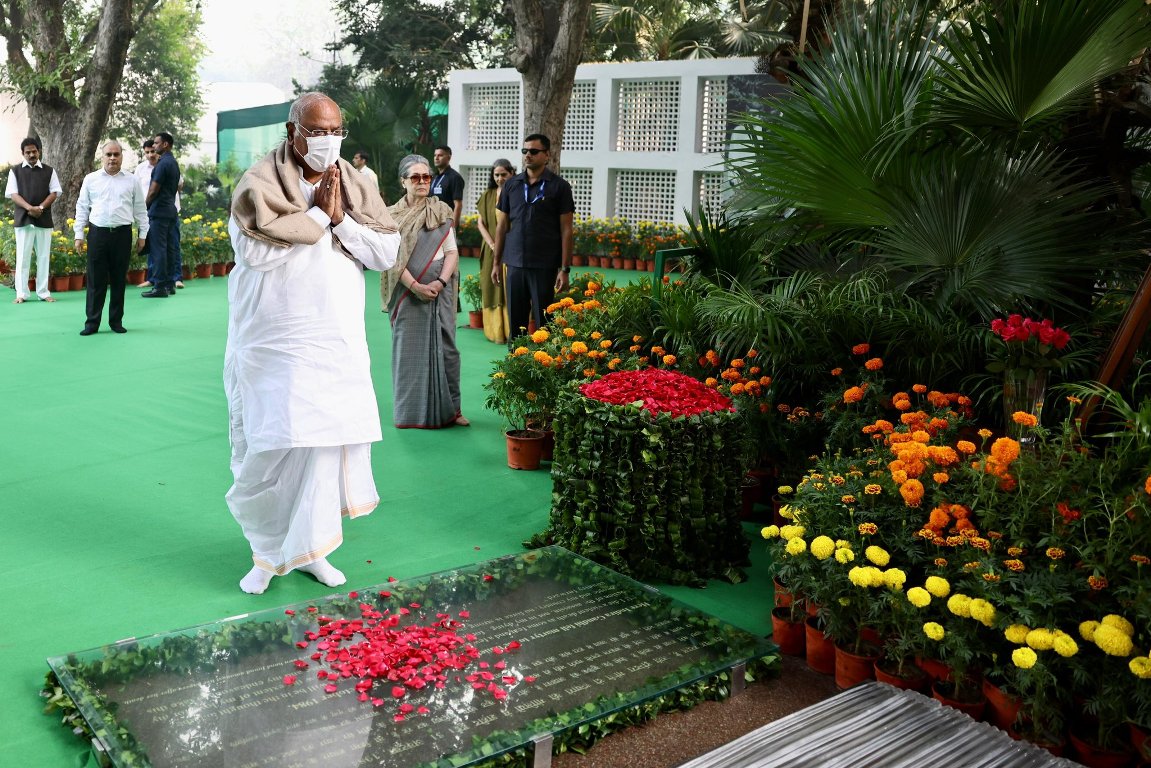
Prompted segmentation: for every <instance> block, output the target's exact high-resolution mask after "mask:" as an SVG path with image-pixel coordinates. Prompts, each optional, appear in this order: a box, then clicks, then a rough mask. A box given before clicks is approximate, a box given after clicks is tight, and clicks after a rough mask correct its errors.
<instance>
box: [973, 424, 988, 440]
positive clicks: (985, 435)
mask: <svg viewBox="0 0 1151 768" xmlns="http://www.w3.org/2000/svg"><path fill="white" fill-rule="evenodd" d="M975 434H977V435H979V436H980V437H982V438H983V439H984V440H986V439H987V438H989V437H991V430H990V429H987V428H986V427H985V428H983V429H981V430H979V431H978V432H976V433H975Z"/></svg>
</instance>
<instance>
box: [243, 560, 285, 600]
mask: <svg viewBox="0 0 1151 768" xmlns="http://www.w3.org/2000/svg"><path fill="white" fill-rule="evenodd" d="M275 575H276V574H274V573H272V572H271V571H265V570H264V569H263V568H260V567H258V566H257V567H255V568H253V569H252V570H250V571H248V575H247V576H245V577H244V578H242V579H240V589H242V590H244V591H245V592H247V593H248V594H249V595H262V594H264V590H265V589H267V588H268V585H269V584H271V583H272V577H273V576H275Z"/></svg>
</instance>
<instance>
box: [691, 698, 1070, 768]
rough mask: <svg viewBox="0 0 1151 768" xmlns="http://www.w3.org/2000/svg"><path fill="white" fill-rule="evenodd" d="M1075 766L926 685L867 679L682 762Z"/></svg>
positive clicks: (916, 767)
mask: <svg viewBox="0 0 1151 768" xmlns="http://www.w3.org/2000/svg"><path fill="white" fill-rule="evenodd" d="M705 766H720V767H722V768H838V767H840V766H842V767H843V768H848V767H849V766H850V768H866V767H868V766H875V767H876V768H879V767H880V766H881V767H882V768H925V767H927V766H930V768H1072V767H1073V766H1079V764H1078V763H1075V762H1072V761H1070V760H1066V759H1064V758H1060V757H1054V756H1053V755H1051V753H1049V752H1047V751H1045V750H1043V749H1040V748H1039V747H1036V746H1034V745H1032V744H1029V743H1027V742H1022V741H1015V740H1014V739H1012V738H1011V737H1010V736H1008V735H1007V734H1006V733H1004V732H1003V731H1001V730H999V729H998V728H996V727H994V726H991V725H988V724H987V723H980V722H977V721H975V720H972V719H971V718H970V717H968V716H967V715H965V714H963V713H962V712H959V711H958V710H955V709H952V708H951V707H945V706H943V705H942V704H940V703H939V702H938V701H935V700H934V699H929V698H927V697H926V696H923V695H922V694H919V693H914V692H912V691H902V690H899V689H898V688H893V687H892V686H890V685H886V684H884V683H864V684H863V685H859V686H856V687H855V688H852V689H851V690H848V691H844V692H843V693H841V694H839V695H838V696H833V697H831V698H830V699H827V700H825V701H822V702H820V703H819V704H814V705H812V706H810V707H807V708H806V709H802V710H800V711H799V712H795V713H793V714H791V715H788V716H787V717H784V718H781V719H779V720H776V721H774V722H772V723H769V724H767V725H765V726H763V727H762V728H759V729H757V730H755V731H752V732H751V733H749V734H747V735H746V736H743V737H741V738H739V739H736V740H735V741H733V742H731V743H730V744H725V745H724V746H722V747H720V748H719V749H715V750H712V751H711V752H708V753H707V754H705V755H700V756H699V757H697V758H695V759H694V760H691V761H689V762H686V763H684V764H683V765H682V766H681V768H705Z"/></svg>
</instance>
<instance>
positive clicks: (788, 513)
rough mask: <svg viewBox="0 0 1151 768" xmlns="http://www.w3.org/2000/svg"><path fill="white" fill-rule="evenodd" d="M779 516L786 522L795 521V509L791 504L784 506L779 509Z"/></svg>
mask: <svg viewBox="0 0 1151 768" xmlns="http://www.w3.org/2000/svg"><path fill="white" fill-rule="evenodd" d="M779 516H780V517H782V518H783V519H785V520H794V519H795V509H794V508H793V507H792V506H791V505H790V504H784V505H783V506H782V507H780V508H779Z"/></svg>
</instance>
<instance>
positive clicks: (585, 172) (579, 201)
mask: <svg viewBox="0 0 1151 768" xmlns="http://www.w3.org/2000/svg"><path fill="white" fill-rule="evenodd" d="M592 173H593V172H592V169H591V168H566V167H565V168H564V169H563V170H562V171H560V175H561V176H563V177H564V178H565V179H567V180H568V183H569V184H571V185H572V196H573V197H574V198H575V206H576V216H591V191H592Z"/></svg>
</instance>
